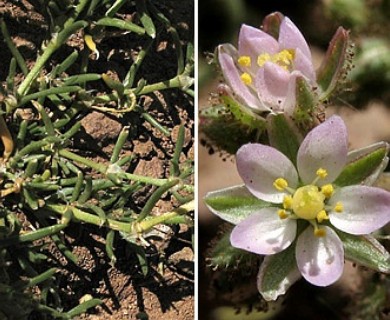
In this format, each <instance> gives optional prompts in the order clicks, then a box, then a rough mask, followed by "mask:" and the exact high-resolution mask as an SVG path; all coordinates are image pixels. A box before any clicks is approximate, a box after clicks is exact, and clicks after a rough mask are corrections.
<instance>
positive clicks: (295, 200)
mask: <svg viewBox="0 0 390 320" xmlns="http://www.w3.org/2000/svg"><path fill="white" fill-rule="evenodd" d="M316 175H317V177H316V178H315V179H314V181H313V182H312V183H311V184H308V185H306V186H303V187H300V188H298V189H294V188H291V187H289V185H288V182H287V180H286V179H284V178H277V179H276V180H275V181H274V183H273V185H274V188H275V189H276V190H278V191H282V192H286V193H287V194H285V196H284V198H283V202H282V206H283V209H280V210H278V212H277V213H278V215H279V218H280V219H287V218H292V219H305V220H307V221H309V222H310V224H312V225H313V227H314V235H315V236H317V237H324V236H325V235H326V232H325V231H326V229H324V228H320V226H319V224H320V223H322V222H323V221H324V220H328V219H329V215H328V212H327V211H328V210H332V211H333V212H335V213H342V212H343V211H344V206H343V204H342V203H341V202H337V203H336V204H335V205H334V206H333V207H331V206H328V205H326V204H325V202H327V200H329V199H330V198H331V197H332V195H333V193H334V188H333V185H331V184H325V185H323V186H322V187H317V186H316V184H317V182H318V180H320V179H325V178H326V177H327V175H328V172H327V171H326V170H325V169H323V168H319V169H318V170H317V171H316Z"/></svg>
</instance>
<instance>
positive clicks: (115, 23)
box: [96, 17, 145, 35]
mask: <svg viewBox="0 0 390 320" xmlns="http://www.w3.org/2000/svg"><path fill="white" fill-rule="evenodd" d="M96 25H97V26H105V27H114V28H119V29H122V30H127V31H132V32H135V33H137V34H139V35H142V34H145V29H144V28H142V27H140V26H137V25H136V24H134V23H132V22H129V21H125V20H121V19H117V18H108V17H105V18H102V19H99V20H98V21H97V22H96Z"/></svg>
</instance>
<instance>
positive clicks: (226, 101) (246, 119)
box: [219, 86, 265, 130]
mask: <svg viewBox="0 0 390 320" xmlns="http://www.w3.org/2000/svg"><path fill="white" fill-rule="evenodd" d="M219 91H220V92H219V94H220V99H221V101H222V104H223V105H224V106H226V107H227V108H228V109H229V111H230V112H231V113H232V115H233V117H234V118H235V119H236V120H237V121H240V122H241V123H242V124H243V125H244V126H247V127H248V128H249V129H252V130H260V129H263V128H264V127H265V119H264V118H263V117H261V116H259V115H257V114H256V113H254V112H253V111H252V110H251V109H249V108H247V107H245V106H243V105H241V104H240V103H238V102H237V101H236V100H234V99H233V97H231V96H230V95H229V93H228V91H227V90H225V89H224V87H223V86H220V87H219Z"/></svg>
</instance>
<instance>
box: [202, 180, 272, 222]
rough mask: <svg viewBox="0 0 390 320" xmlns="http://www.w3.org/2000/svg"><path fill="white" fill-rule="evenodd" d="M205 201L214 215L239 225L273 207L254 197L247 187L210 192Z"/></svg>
mask: <svg viewBox="0 0 390 320" xmlns="http://www.w3.org/2000/svg"><path fill="white" fill-rule="evenodd" d="M204 201H205V203H206V205H207V206H208V208H209V209H210V210H211V211H212V212H213V213H214V214H216V215H217V216H219V217H220V218H222V219H223V220H225V221H227V222H230V223H232V224H238V223H240V222H241V221H242V220H244V219H245V218H246V217H248V216H249V215H251V214H252V213H253V212H256V211H259V210H261V209H263V208H266V207H270V206H272V205H273V204H272V203H269V202H265V201H263V200H260V199H258V198H256V197H255V196H253V195H252V194H251V193H250V192H249V191H248V189H247V188H245V186H234V187H230V188H226V189H221V190H217V191H213V192H209V193H208V194H207V195H206V197H205V198H204Z"/></svg>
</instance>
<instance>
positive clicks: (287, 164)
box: [236, 143, 298, 203]
mask: <svg viewBox="0 0 390 320" xmlns="http://www.w3.org/2000/svg"><path fill="white" fill-rule="evenodd" d="M236 159H237V169H238V173H239V174H240V176H241V178H242V179H243V180H244V182H245V185H246V187H247V188H248V189H249V191H250V192H252V194H253V195H255V196H256V197H258V198H259V199H262V200H265V201H269V202H273V203H281V202H282V201H283V198H284V195H285V193H284V192H281V191H278V190H277V189H276V188H275V187H274V186H273V183H274V182H275V180H276V179H278V178H283V179H285V180H287V182H288V184H289V186H290V187H291V188H296V186H297V185H298V174H297V172H296V170H295V167H294V165H293V164H292V163H291V161H290V160H289V159H288V158H287V157H286V156H285V155H284V154H282V153H281V152H280V151H278V150H276V149H274V148H272V147H269V146H265V145H262V144H259V143H249V144H246V145H243V146H242V147H241V148H240V149H238V151H237V154H236Z"/></svg>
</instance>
